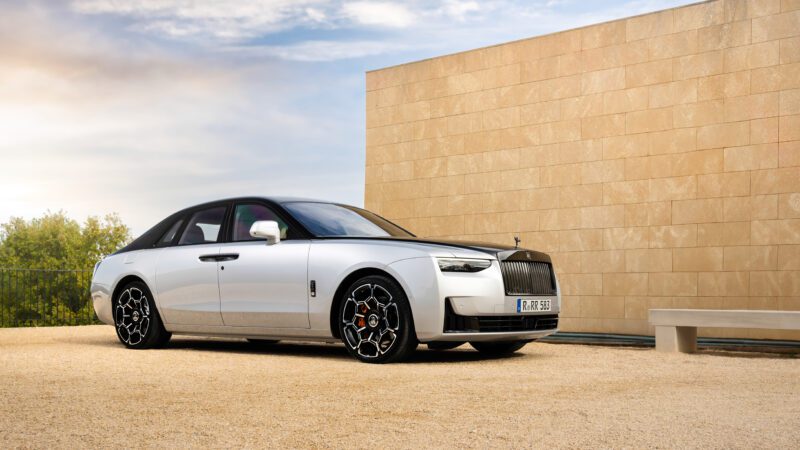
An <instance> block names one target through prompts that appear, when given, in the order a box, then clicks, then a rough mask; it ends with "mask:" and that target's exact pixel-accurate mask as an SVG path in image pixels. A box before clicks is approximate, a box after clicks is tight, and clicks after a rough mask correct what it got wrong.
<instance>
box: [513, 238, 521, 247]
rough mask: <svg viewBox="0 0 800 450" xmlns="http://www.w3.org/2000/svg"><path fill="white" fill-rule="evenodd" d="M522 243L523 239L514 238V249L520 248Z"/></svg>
mask: <svg viewBox="0 0 800 450" xmlns="http://www.w3.org/2000/svg"><path fill="white" fill-rule="evenodd" d="M520 242H522V239H520V238H519V236H514V248H519V243H520Z"/></svg>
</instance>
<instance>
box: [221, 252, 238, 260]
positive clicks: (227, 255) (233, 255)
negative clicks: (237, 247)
mask: <svg viewBox="0 0 800 450" xmlns="http://www.w3.org/2000/svg"><path fill="white" fill-rule="evenodd" d="M236 259H239V254H238V253H220V254H219V255H217V261H233V260H236Z"/></svg>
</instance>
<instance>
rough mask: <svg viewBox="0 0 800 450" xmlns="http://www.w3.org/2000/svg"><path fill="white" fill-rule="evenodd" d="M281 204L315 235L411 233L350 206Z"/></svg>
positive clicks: (374, 235) (393, 234) (367, 235)
mask: <svg viewBox="0 0 800 450" xmlns="http://www.w3.org/2000/svg"><path fill="white" fill-rule="evenodd" d="M283 207H284V208H286V209H287V210H288V211H289V212H290V213H291V214H292V216H294V218H295V219H297V221H298V222H300V223H301V224H302V225H303V226H304V227H306V228H307V229H308V231H310V232H311V233H312V234H314V235H315V236H318V237H383V236H395V237H413V236H414V235H413V234H411V233H409V232H408V231H406V230H404V229H402V228H400V227H398V226H397V225H395V224H393V223H391V222H389V221H388V220H386V219H384V218H382V217H380V216H378V215H376V214H373V213H371V212H369V211H366V210H363V209H360V208H356V207H353V206H346V205H335V204H332V203H315V202H291V203H284V204H283Z"/></svg>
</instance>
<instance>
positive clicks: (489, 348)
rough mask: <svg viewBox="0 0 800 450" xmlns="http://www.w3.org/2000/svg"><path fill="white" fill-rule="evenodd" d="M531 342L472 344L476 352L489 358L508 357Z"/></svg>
mask: <svg viewBox="0 0 800 450" xmlns="http://www.w3.org/2000/svg"><path fill="white" fill-rule="evenodd" d="M528 342H529V341H502V342H470V343H469V345H471V346H472V348H474V349H475V350H477V351H479V352H481V353H484V354H486V355H489V356H507V355H510V354H512V353H514V352H516V351H517V350H519V349H521V348H522V347H525V344H527V343H528Z"/></svg>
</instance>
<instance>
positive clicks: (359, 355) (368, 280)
mask: <svg viewBox="0 0 800 450" xmlns="http://www.w3.org/2000/svg"><path fill="white" fill-rule="evenodd" d="M344 295H345V298H344V299H343V300H342V302H341V304H340V305H339V315H338V317H339V320H338V322H339V336H341V338H342V342H344V346H345V348H347V351H348V352H349V353H350V354H351V355H352V356H354V357H355V358H356V359H358V360H359V361H362V362H367V363H390V362H397V361H401V360H403V359H404V358H405V357H407V356H408V355H409V354H410V353H411V352H413V351H414V349H415V348H417V345H418V341H417V336H416V332H415V331H414V322H413V320H412V318H411V307H410V306H409V304H408V299H407V298H406V295H405V293H404V292H403V289H402V288H400V286H398V285H397V283H395V282H394V281H393V280H391V279H389V278H387V277H384V276H379V275H371V276H367V277H363V278H361V279H359V280H358V281H356V282H355V283H353V284H352V285H350V287H349V288H348V289H347V291H345V294H344Z"/></svg>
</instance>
